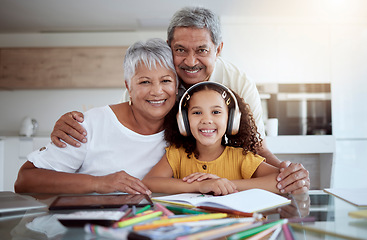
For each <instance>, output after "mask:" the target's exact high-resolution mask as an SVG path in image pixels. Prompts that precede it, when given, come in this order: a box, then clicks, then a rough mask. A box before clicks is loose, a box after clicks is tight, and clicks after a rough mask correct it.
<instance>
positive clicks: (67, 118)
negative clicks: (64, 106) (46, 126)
mask: <svg viewBox="0 0 367 240" xmlns="http://www.w3.org/2000/svg"><path fill="white" fill-rule="evenodd" d="M83 117H84V115H83V113H81V112H76V111H73V112H68V113H65V114H64V115H62V116H61V117H60V118H59V120H57V122H56V123H55V126H54V129H53V131H52V133H51V141H52V142H53V143H54V144H55V145H56V146H58V147H61V148H63V147H66V144H65V143H63V142H61V141H60V140H63V141H65V142H66V143H68V144H70V145H72V146H74V147H80V142H83V143H85V142H87V139H86V138H85V136H86V135H87V132H86V131H85V129H84V128H83V127H82V126H81V125H80V124H79V123H81V122H83V121H84V119H83ZM75 139H77V140H78V141H79V142H78V141H77V140H75Z"/></svg>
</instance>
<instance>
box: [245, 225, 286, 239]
mask: <svg viewBox="0 0 367 240" xmlns="http://www.w3.org/2000/svg"><path fill="white" fill-rule="evenodd" d="M279 226H280V227H281V226H282V224H277V225H275V226H272V227H271V228H268V229H266V230H264V231H262V232H259V233H258V234H255V235H253V236H252V237H249V238H247V240H260V239H263V238H264V237H265V236H267V235H269V234H270V233H272V232H274V231H275V230H277V229H278V228H279Z"/></svg>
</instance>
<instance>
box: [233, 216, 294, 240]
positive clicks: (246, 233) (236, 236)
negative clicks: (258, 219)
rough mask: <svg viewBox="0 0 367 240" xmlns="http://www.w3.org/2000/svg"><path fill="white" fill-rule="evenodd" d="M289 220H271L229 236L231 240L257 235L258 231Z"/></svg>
mask: <svg viewBox="0 0 367 240" xmlns="http://www.w3.org/2000/svg"><path fill="white" fill-rule="evenodd" d="M285 222H287V221H286V219H280V220H278V221H275V222H271V223H267V224H264V225H261V226H258V227H254V228H251V229H248V230H245V231H243V232H239V233H235V234H233V235H231V236H229V237H228V239H229V240H237V239H242V238H247V237H251V236H252V235H255V234H256V233H259V232H262V231H264V230H266V229H268V228H271V227H272V226H275V225H277V224H283V223H285Z"/></svg>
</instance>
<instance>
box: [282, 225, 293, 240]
mask: <svg viewBox="0 0 367 240" xmlns="http://www.w3.org/2000/svg"><path fill="white" fill-rule="evenodd" d="M282 229H283V233H284V237H285V239H286V240H294V238H293V235H292V233H291V231H290V230H289V227H288V224H283V226H282Z"/></svg>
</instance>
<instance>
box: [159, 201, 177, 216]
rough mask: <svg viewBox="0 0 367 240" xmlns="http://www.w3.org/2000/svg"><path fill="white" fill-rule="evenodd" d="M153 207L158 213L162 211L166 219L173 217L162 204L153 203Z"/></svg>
mask: <svg viewBox="0 0 367 240" xmlns="http://www.w3.org/2000/svg"><path fill="white" fill-rule="evenodd" d="M154 205H155V206H156V207H157V209H158V210H159V211H162V212H163V214H164V215H166V216H167V217H169V216H173V215H175V214H174V213H173V212H171V211H170V210H168V209H167V208H166V207H164V206H163V205H162V204H160V203H157V202H155V203H154Z"/></svg>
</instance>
